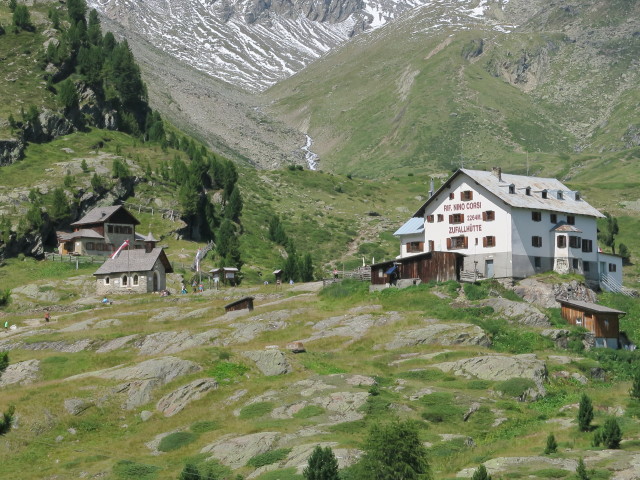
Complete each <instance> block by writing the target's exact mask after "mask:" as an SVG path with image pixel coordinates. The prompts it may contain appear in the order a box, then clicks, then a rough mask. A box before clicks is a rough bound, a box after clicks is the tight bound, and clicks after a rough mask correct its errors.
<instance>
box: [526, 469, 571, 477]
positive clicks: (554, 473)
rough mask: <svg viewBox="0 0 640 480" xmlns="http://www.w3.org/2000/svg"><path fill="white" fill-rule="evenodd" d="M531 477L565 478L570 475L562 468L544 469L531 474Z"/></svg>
mask: <svg viewBox="0 0 640 480" xmlns="http://www.w3.org/2000/svg"><path fill="white" fill-rule="evenodd" d="M531 475H532V477H535V478H564V477H566V476H567V475H569V472H568V471H566V470H563V469H561V468H543V469H542V470H536V471H535V472H531Z"/></svg>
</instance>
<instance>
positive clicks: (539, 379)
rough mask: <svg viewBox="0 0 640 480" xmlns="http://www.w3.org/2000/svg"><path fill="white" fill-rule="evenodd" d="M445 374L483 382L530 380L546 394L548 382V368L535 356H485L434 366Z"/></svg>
mask: <svg viewBox="0 0 640 480" xmlns="http://www.w3.org/2000/svg"><path fill="white" fill-rule="evenodd" d="M434 367H435V368H439V369H440V370H442V371H443V372H452V373H453V374H454V375H458V376H463V377H466V378H473V377H475V378H479V379H481V380H493V381H504V380H509V379H511V378H529V379H531V380H533V381H534V383H535V384H536V386H537V388H538V390H539V392H540V393H543V392H544V385H543V384H544V382H545V381H546V380H547V366H546V365H545V363H544V362H543V361H542V360H538V358H537V357H536V356H535V355H534V354H523V355H513V356H509V355H484V356H478V357H473V358H466V359H462V360H458V361H455V362H445V363H438V364H436V365H434Z"/></svg>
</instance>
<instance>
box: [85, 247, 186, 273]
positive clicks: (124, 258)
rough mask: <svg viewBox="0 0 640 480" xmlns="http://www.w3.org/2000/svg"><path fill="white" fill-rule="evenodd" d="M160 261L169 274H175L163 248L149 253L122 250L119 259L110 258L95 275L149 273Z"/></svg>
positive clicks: (141, 250)
mask: <svg viewBox="0 0 640 480" xmlns="http://www.w3.org/2000/svg"><path fill="white" fill-rule="evenodd" d="M158 259H160V260H161V261H162V263H164V265H165V269H166V271H167V273H171V272H173V269H172V268H171V264H170V263H169V260H168V259H167V256H166V255H165V253H164V250H163V249H162V248H159V247H158V248H154V249H153V250H151V251H150V252H149V253H146V252H145V251H144V249H133V250H122V251H121V252H120V255H118V257H117V258H108V259H107V261H106V262H104V263H103V264H102V265H101V266H100V268H98V270H96V271H95V273H94V275H106V274H112V273H126V272H149V271H151V270H152V269H153V266H154V265H155V263H156V260H158Z"/></svg>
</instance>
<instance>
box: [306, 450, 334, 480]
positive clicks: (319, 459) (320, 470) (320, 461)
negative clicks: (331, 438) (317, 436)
mask: <svg viewBox="0 0 640 480" xmlns="http://www.w3.org/2000/svg"><path fill="white" fill-rule="evenodd" d="M302 476H303V477H304V478H305V480H339V479H340V476H339V475H338V460H337V459H336V456H335V455H334V454H333V450H331V448H330V447H326V448H322V447H321V446H319V445H318V446H317V447H316V448H315V449H314V450H313V453H312V454H311V456H310V457H309V461H308V464H307V467H305V469H304V470H303V471H302Z"/></svg>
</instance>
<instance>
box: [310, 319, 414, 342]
mask: <svg viewBox="0 0 640 480" xmlns="http://www.w3.org/2000/svg"><path fill="white" fill-rule="evenodd" d="M402 318H403V317H402V315H401V314H399V313H398V312H386V313H385V314H383V315H378V314H371V313H366V314H362V315H352V314H347V315H340V316H336V317H330V318H325V319H323V320H320V321H319V322H317V323H316V324H315V325H314V326H313V330H314V333H313V334H312V335H311V337H308V338H306V339H303V340H301V341H302V342H303V343H307V342H312V341H314V340H319V339H321V338H327V337H347V338H351V339H353V340H357V339H359V338H362V337H363V336H364V335H365V334H366V333H367V332H368V331H369V330H370V329H371V328H375V327H385V326H388V325H391V324H393V323H396V322H398V321H400V320H402Z"/></svg>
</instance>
